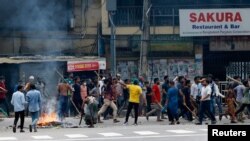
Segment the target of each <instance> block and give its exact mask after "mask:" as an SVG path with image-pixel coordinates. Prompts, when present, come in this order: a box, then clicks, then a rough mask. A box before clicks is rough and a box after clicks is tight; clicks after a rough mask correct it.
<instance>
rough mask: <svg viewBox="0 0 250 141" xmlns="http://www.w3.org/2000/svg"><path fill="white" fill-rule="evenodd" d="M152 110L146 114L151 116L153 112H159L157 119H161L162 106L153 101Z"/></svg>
mask: <svg viewBox="0 0 250 141" xmlns="http://www.w3.org/2000/svg"><path fill="white" fill-rule="evenodd" d="M151 108H152V110H151V111H149V112H148V113H147V114H146V116H150V115H151V114H153V113H156V114H157V120H160V116H161V107H160V106H159V105H158V104H157V103H153V104H152V105H151Z"/></svg>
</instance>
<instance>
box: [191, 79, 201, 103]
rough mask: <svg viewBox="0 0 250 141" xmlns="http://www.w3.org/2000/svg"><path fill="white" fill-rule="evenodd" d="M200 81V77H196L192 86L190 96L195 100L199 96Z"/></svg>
mask: <svg viewBox="0 0 250 141" xmlns="http://www.w3.org/2000/svg"><path fill="white" fill-rule="evenodd" d="M199 81H200V77H198V76H196V77H195V78H194V83H193V84H192V86H191V93H190V95H191V96H192V98H193V99H195V100H196V98H197V96H198V95H199V87H198V84H199Z"/></svg>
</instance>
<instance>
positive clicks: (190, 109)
mask: <svg viewBox="0 0 250 141" xmlns="http://www.w3.org/2000/svg"><path fill="white" fill-rule="evenodd" d="M183 105H184V106H185V107H186V108H187V109H188V111H189V112H191V113H192V115H193V116H194V117H195V118H197V119H198V117H197V116H196V114H195V113H194V112H193V111H192V110H191V109H190V108H189V107H188V106H187V105H186V104H183Z"/></svg>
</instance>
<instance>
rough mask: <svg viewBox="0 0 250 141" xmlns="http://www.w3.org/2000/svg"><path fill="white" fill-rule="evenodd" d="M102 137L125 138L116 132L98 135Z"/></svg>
mask: <svg viewBox="0 0 250 141" xmlns="http://www.w3.org/2000/svg"><path fill="white" fill-rule="evenodd" d="M98 134H100V135H103V136H104V137H119V136H123V135H122V134H120V133H114V132H109V133H98Z"/></svg>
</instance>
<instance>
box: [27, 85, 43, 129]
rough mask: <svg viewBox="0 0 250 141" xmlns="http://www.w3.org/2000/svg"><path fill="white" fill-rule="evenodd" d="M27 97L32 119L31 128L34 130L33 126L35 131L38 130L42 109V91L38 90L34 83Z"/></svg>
mask: <svg viewBox="0 0 250 141" xmlns="http://www.w3.org/2000/svg"><path fill="white" fill-rule="evenodd" d="M26 97H27V102H28V105H29V107H28V109H29V112H30V114H31V119H32V124H31V125H29V130H30V132H32V128H33V129H34V132H37V129H36V124H37V121H38V119H39V111H40V110H41V93H40V91H38V90H36V86H35V85H34V84H31V85H30V90H29V91H28V93H27V95H26Z"/></svg>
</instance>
